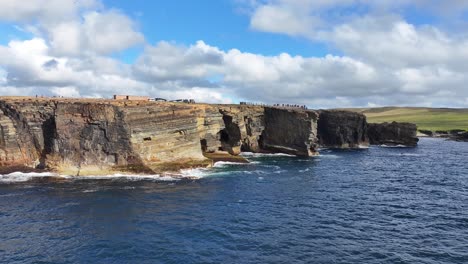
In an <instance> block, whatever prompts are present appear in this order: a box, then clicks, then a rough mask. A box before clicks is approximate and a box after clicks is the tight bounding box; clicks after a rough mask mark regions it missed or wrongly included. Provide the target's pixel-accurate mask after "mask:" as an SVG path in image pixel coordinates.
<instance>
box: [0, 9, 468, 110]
mask: <svg viewBox="0 0 468 264" xmlns="http://www.w3.org/2000/svg"><path fill="white" fill-rule="evenodd" d="M467 73H468V1H466V0H444V1H442V0H378V1H376V0H200V1H186V0H171V1H147V0H132V1H124V0H28V1H18V0H0V95H36V94H38V95H49V96H51V95H57V96H73V97H79V96H81V97H110V96H112V95H113V94H138V95H151V96H154V97H164V98H168V99H177V98H194V99H196V100H198V101H204V102H225V103H228V102H239V101H251V102H264V103H298V104H307V105H309V106H310V107H313V108H329V107H352V106H356V107H361V106H383V105H411V106H433V107H468V74H467Z"/></svg>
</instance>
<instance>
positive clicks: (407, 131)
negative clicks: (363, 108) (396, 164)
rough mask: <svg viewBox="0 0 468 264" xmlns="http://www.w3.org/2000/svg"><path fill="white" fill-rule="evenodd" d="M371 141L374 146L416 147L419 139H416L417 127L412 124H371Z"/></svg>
mask: <svg viewBox="0 0 468 264" xmlns="http://www.w3.org/2000/svg"><path fill="white" fill-rule="evenodd" d="M368 133H369V139H370V143H371V144H373V145H388V146H397V145H404V146H409V147H414V146H416V145H417V144H418V141H419V139H418V138H417V137H416V134H417V126H416V125H415V124H411V123H397V122H392V123H381V124H369V130H368Z"/></svg>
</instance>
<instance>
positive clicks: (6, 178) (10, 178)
mask: <svg viewBox="0 0 468 264" xmlns="http://www.w3.org/2000/svg"><path fill="white" fill-rule="evenodd" d="M45 177H57V175H56V174H54V173H49V172H43V173H36V172H30V173H23V172H13V173H10V174H5V175H0V183H15V182H27V181H30V180H32V179H33V178H45Z"/></svg>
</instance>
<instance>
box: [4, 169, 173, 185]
mask: <svg viewBox="0 0 468 264" xmlns="http://www.w3.org/2000/svg"><path fill="white" fill-rule="evenodd" d="M46 177H54V178H62V179H67V180H113V179H123V180H127V181H140V180H155V181H176V180H179V179H178V178H176V177H172V176H168V175H164V176H161V175H158V174H155V175H136V174H112V175H100V176H97V175H96V176H94V175H91V176H71V175H59V174H55V173H50V172H44V173H22V172H13V173H10V174H6V175H0V183H19V182H27V181H30V180H32V179H34V178H46Z"/></svg>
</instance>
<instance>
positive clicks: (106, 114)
mask: <svg viewBox="0 0 468 264" xmlns="http://www.w3.org/2000/svg"><path fill="white" fill-rule="evenodd" d="M276 116H278V117H280V118H279V119H276ZM316 121H317V116H316V114H315V112H313V111H305V110H299V109H297V110H291V109H269V108H265V107H261V106H241V105H207V104H184V103H165V102H158V103H156V102H144V101H139V102H137V101H125V102H122V101H112V100H91V99H89V100H84V99H81V100H80V99H52V98H49V99H42V98H27V97H16V98H2V99H0V165H1V166H2V167H8V166H18V165H22V166H27V167H31V168H46V169H48V170H53V171H57V172H60V173H66V174H70V175H87V174H108V173H110V172H125V171H136V172H144V173H159V172H164V171H174V170H178V169H181V168H191V167H199V166H210V165H211V164H212V161H213V160H236V161H243V158H241V157H238V156H237V155H238V154H239V153H240V152H241V151H251V152H273V151H274V152H284V153H291V154H297V155H300V156H308V155H313V154H314V150H315V145H314V140H315V138H316V130H315V127H316ZM275 137H281V139H280V140H278V139H276V138H275Z"/></svg>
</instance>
